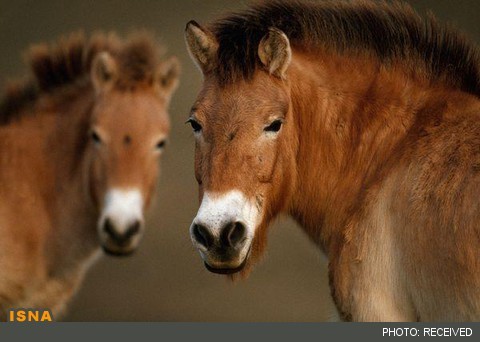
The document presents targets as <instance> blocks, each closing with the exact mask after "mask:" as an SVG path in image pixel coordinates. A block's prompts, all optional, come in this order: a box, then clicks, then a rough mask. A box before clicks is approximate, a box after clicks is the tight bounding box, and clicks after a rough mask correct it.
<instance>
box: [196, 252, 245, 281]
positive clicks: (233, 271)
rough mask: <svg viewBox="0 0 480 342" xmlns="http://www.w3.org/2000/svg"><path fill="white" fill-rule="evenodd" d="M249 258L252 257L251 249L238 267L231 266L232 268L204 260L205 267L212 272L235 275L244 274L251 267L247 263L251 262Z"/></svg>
mask: <svg viewBox="0 0 480 342" xmlns="http://www.w3.org/2000/svg"><path fill="white" fill-rule="evenodd" d="M249 259H250V249H249V250H248V252H247V254H246V255H245V258H244V259H243V261H242V263H241V264H240V265H239V266H237V267H231V268H219V267H212V266H210V265H209V264H208V263H207V262H204V265H205V268H206V269H207V270H208V271H210V272H212V273H216V274H224V275H230V276H233V275H236V274H244V273H245V271H247V270H248V269H249V268H250V267H247V265H248V264H249Z"/></svg>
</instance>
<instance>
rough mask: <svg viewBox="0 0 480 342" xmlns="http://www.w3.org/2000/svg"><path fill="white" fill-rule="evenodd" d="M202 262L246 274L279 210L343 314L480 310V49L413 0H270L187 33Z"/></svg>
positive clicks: (373, 317) (478, 316)
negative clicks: (422, 13)
mask: <svg viewBox="0 0 480 342" xmlns="http://www.w3.org/2000/svg"><path fill="white" fill-rule="evenodd" d="M186 41H187V46H188V49H189V52H190V54H191V56H192V58H193V60H194V61H195V63H196V64H197V65H198V66H199V68H200V69H201V71H202V73H203V76H204V83H203V88H202V90H201V91H200V94H199V96H198V98H197V100H196V102H195V104H194V105H193V108H192V111H191V115H190V118H189V121H190V123H191V125H192V127H193V131H194V135H195V151H196V155H195V177H196V179H197V181H198V183H199V187H200V197H201V205H200V208H199V210H198V213H197V216H196V217H195V219H194V220H193V223H192V225H191V227H190V232H191V237H192V240H193V243H194V245H195V246H196V247H197V248H198V250H199V252H200V255H201V257H202V259H203V261H204V263H205V266H206V267H207V268H208V269H209V270H210V271H213V272H217V273H235V272H240V274H243V275H246V274H247V273H248V271H249V270H250V269H251V267H252V265H253V264H254V263H255V261H257V259H258V258H259V257H260V255H261V253H262V251H263V250H264V249H265V245H266V238H267V228H268V226H269V225H270V223H271V221H272V220H273V219H274V218H275V217H276V216H277V215H278V214H279V213H288V214H289V215H291V216H292V217H294V218H295V219H296V221H297V222H298V223H299V224H300V225H301V226H302V228H303V230H304V231H305V233H307V234H308V236H309V237H310V238H311V239H312V240H313V241H314V242H315V243H316V244H317V245H318V246H319V248H320V249H321V250H323V251H324V252H325V253H326V255H327V256H328V259H329V279H330V287H331V292H332V296H333V298H334V301H335V303H336V305H337V308H338V310H339V313H340V314H341V317H342V318H343V319H345V320H354V321H417V320H421V321H433V320H442V321H456V320H459V321H471V320H480V201H479V194H480V99H479V96H480V58H479V52H478V50H477V48H476V46H475V45H474V44H473V43H472V42H470V41H468V40H467V39H466V38H464V37H463V36H462V35H461V34H460V33H458V32H456V31H455V30H453V29H451V28H449V27H446V26H443V25H441V24H438V23H437V22H436V21H435V19H434V18H427V19H422V18H421V17H419V16H418V15H417V14H416V13H415V12H414V11H413V10H412V9H411V8H410V7H408V6H407V5H402V4H398V3H397V4H393V5H392V4H387V3H377V2H373V1H372V2H367V1H354V2H323V3H316V4H315V3H306V2H299V1H295V2H292V1H269V2H266V3H263V4H258V5H255V6H252V7H250V8H249V9H248V10H246V11H243V12H239V13H234V14H231V15H228V16H226V17H225V18H223V19H220V20H217V21H215V22H213V23H212V24H210V25H208V26H205V27H203V26H201V25H199V24H198V23H196V22H194V21H191V22H189V23H188V24H187V27H186Z"/></svg>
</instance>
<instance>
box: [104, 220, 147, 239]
mask: <svg viewBox="0 0 480 342" xmlns="http://www.w3.org/2000/svg"><path fill="white" fill-rule="evenodd" d="M140 227H141V222H140V221H139V220H135V221H133V222H132V223H130V224H129V225H128V227H127V228H126V229H124V230H120V229H118V227H115V225H114V224H113V222H112V220H111V219H109V218H107V219H105V222H104V224H103V230H104V231H105V233H106V234H107V235H108V236H109V238H110V239H111V240H112V241H114V242H116V243H118V244H120V245H121V244H125V243H126V242H128V241H130V239H131V238H132V237H133V236H135V235H136V234H138V232H140Z"/></svg>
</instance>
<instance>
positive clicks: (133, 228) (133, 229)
mask: <svg viewBox="0 0 480 342" xmlns="http://www.w3.org/2000/svg"><path fill="white" fill-rule="evenodd" d="M140 226H141V223H140V221H139V220H136V221H135V222H133V223H132V224H131V225H130V226H129V227H128V229H127V231H126V232H125V237H126V238H127V239H128V238H131V237H132V236H134V235H135V234H137V233H138V232H139V231H140Z"/></svg>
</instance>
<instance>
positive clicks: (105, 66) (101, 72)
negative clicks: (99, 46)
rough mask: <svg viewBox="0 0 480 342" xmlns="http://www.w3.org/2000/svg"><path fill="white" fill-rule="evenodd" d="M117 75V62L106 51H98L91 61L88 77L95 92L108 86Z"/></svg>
mask: <svg viewBox="0 0 480 342" xmlns="http://www.w3.org/2000/svg"><path fill="white" fill-rule="evenodd" d="M116 76H117V64H116V62H115V60H114V59H113V57H112V56H111V55H110V53H108V52H100V53H99V54H98V55H97V56H95V59H94V60H93V62H92V67H91V70H90V77H91V79H92V83H93V87H94V88H95V90H96V91H97V92H101V91H102V90H104V89H107V88H109V87H110V86H111V85H112V84H113V83H114V82H115V78H116Z"/></svg>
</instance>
